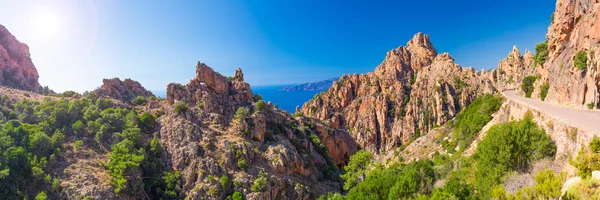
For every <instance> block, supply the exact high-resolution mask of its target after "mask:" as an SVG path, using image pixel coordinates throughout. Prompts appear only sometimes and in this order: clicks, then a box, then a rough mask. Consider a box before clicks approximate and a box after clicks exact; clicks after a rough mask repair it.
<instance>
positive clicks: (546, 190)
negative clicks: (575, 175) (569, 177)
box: [535, 169, 566, 199]
mask: <svg viewBox="0 0 600 200" xmlns="http://www.w3.org/2000/svg"><path fill="white" fill-rule="evenodd" d="M565 178H566V174H565V173H560V174H558V175H556V174H554V171H553V170H551V169H544V170H541V171H539V172H538V173H537V174H536V175H535V183H536V184H535V193H536V196H537V197H538V198H542V199H558V197H560V195H561V194H562V192H561V188H562V185H563V182H564V181H565Z"/></svg>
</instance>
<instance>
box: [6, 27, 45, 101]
mask: <svg viewBox="0 0 600 200" xmlns="http://www.w3.org/2000/svg"><path fill="white" fill-rule="evenodd" d="M38 78H39V75H38V72H37V69H36V68H35V66H34V65H33V63H32V62H31V58H30V54H29V46H27V45H26V44H24V43H21V42H19V41H18V40H17V38H16V37H15V36H13V35H12V34H11V33H10V32H9V31H8V30H7V29H6V27H4V26H2V25H0V85H4V86H8V87H13V88H17V89H22V90H28V91H33V92H40V89H41V86H40V84H39V83H38Z"/></svg>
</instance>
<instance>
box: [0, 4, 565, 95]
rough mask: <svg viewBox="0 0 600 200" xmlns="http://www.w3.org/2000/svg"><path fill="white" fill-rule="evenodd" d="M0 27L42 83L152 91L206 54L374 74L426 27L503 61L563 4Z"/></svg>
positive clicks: (249, 70) (458, 48) (21, 18)
mask: <svg viewBox="0 0 600 200" xmlns="http://www.w3.org/2000/svg"><path fill="white" fill-rule="evenodd" d="M2 4H3V5H2V6H1V7H0V24H2V25H5V26H6V27H7V28H8V29H9V31H11V32H12V33H13V34H14V35H15V36H16V37H17V39H19V40H20V41H22V42H25V43H27V44H28V45H29V46H30V48H31V50H30V52H31V54H32V59H33V62H34V64H35V65H36V67H37V69H38V72H39V73H40V83H41V84H42V85H48V86H49V87H50V88H51V89H54V90H55V91H58V92H62V91H65V90H75V91H78V92H83V91H86V90H93V89H95V88H97V87H98V86H100V85H101V83H102V79H103V78H112V77H119V78H132V79H134V80H137V81H139V82H141V83H142V85H144V86H145V87H146V88H148V89H150V90H155V91H157V90H164V89H165V88H166V85H167V84H168V83H170V82H179V83H187V82H188V81H189V80H190V79H191V78H193V77H194V76H195V65H196V62H197V61H202V62H205V63H207V64H208V65H209V66H211V67H213V68H214V69H215V70H216V71H219V72H221V73H222V74H224V75H233V73H234V71H235V69H236V68H237V67H242V68H243V69H244V74H245V76H246V81H248V82H250V84H252V85H274V84H294V83H303V82H312V81H319V80H323V79H327V78H330V77H335V76H340V75H342V74H348V73H366V72H370V71H373V70H374V69H375V67H376V66H377V65H378V64H379V63H380V62H381V61H382V60H383V59H384V58H385V53H386V52H387V51H389V50H390V49H394V48H396V47H398V46H400V45H405V44H406V42H407V41H408V40H409V39H410V38H411V37H412V36H413V35H414V34H415V33H417V32H424V33H427V34H429V35H430V36H431V40H432V42H433V45H434V46H435V47H436V49H437V50H438V52H449V53H450V54H451V55H452V56H453V57H454V58H455V61H456V62H457V63H458V64H461V65H462V66H463V67H466V66H473V67H475V68H476V69H482V68H483V69H490V68H495V67H496V65H497V63H498V62H499V60H500V59H502V58H504V57H506V55H508V53H509V51H510V50H511V49H512V46H513V45H517V46H519V48H520V49H521V50H522V52H524V49H525V48H527V49H533V46H534V45H535V43H537V42H540V41H543V40H544V38H545V34H546V32H547V27H548V25H549V24H550V16H551V15H552V12H553V10H554V6H555V2H553V1H549V0H530V1H527V2H523V1H517V0H504V1H480V0H477V1H475V0H464V1H452V2H449V1H444V2H442V1H432V0H429V1H418V2H417V1H352V0H350V1H334V0H331V1H317V0H306V1H291V0H290V1H262V0H253V1H233V0H179V1H158V0H150V1H141V0H125V1H116V0H103V1H92V0H58V1H42V0H40V1H36V0H19V1H6V2H3V3H2Z"/></svg>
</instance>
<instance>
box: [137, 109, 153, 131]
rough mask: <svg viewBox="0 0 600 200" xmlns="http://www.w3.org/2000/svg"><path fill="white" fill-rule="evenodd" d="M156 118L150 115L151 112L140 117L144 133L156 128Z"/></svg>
mask: <svg viewBox="0 0 600 200" xmlns="http://www.w3.org/2000/svg"><path fill="white" fill-rule="evenodd" d="M156 124H157V123H156V116H154V115H153V114H150V113H149V112H144V114H142V116H140V123H139V125H140V128H141V129H143V130H144V131H149V130H152V128H154V126H156Z"/></svg>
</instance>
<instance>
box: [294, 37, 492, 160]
mask: <svg viewBox="0 0 600 200" xmlns="http://www.w3.org/2000/svg"><path fill="white" fill-rule="evenodd" d="M495 80H496V79H494V75H493V74H489V73H487V72H484V73H477V72H475V71H474V70H473V68H462V67H460V66H459V65H457V64H455V63H454V59H453V58H452V57H451V56H450V55H448V54H447V53H443V54H437V51H436V50H435V48H434V47H433V45H432V44H431V42H430V39H429V36H428V35H425V34H422V33H418V34H416V35H415V36H414V37H413V39H412V40H410V41H409V42H408V44H407V45H406V47H404V46H400V47H398V48H397V49H394V50H392V51H390V52H388V53H387V54H386V59H385V60H384V61H383V62H382V63H381V64H380V65H379V66H378V67H377V68H376V69H375V72H372V73H367V74H362V75H357V74H354V75H344V76H342V77H341V78H340V80H338V81H337V82H336V83H335V84H334V85H333V86H332V87H331V88H330V89H329V90H328V91H326V92H324V93H322V94H319V95H317V96H315V98H313V99H312V100H310V101H309V102H307V103H305V104H304V105H303V107H302V110H301V112H302V113H303V114H305V115H307V116H314V117H317V118H319V119H321V120H324V121H326V122H327V123H329V124H330V125H331V126H332V127H335V128H343V129H347V130H349V132H350V134H351V135H352V137H353V138H355V140H356V141H357V142H358V143H359V144H360V146H361V147H363V148H365V149H367V150H369V151H371V152H380V151H387V150H391V149H393V148H395V147H397V146H399V145H401V144H406V143H408V142H410V141H411V139H413V138H414V137H415V136H418V135H420V134H425V133H427V132H428V131H429V130H430V129H432V128H433V127H435V126H439V125H441V124H444V123H446V122H447V121H448V120H449V119H451V118H452V117H454V116H455V115H456V114H457V113H458V111H460V109H461V108H463V107H465V106H466V105H468V104H469V103H470V102H471V101H472V100H473V99H474V98H475V97H476V96H477V95H478V94H481V93H493V92H495V91H496V89H495V88H494V82H493V81H495Z"/></svg>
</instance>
